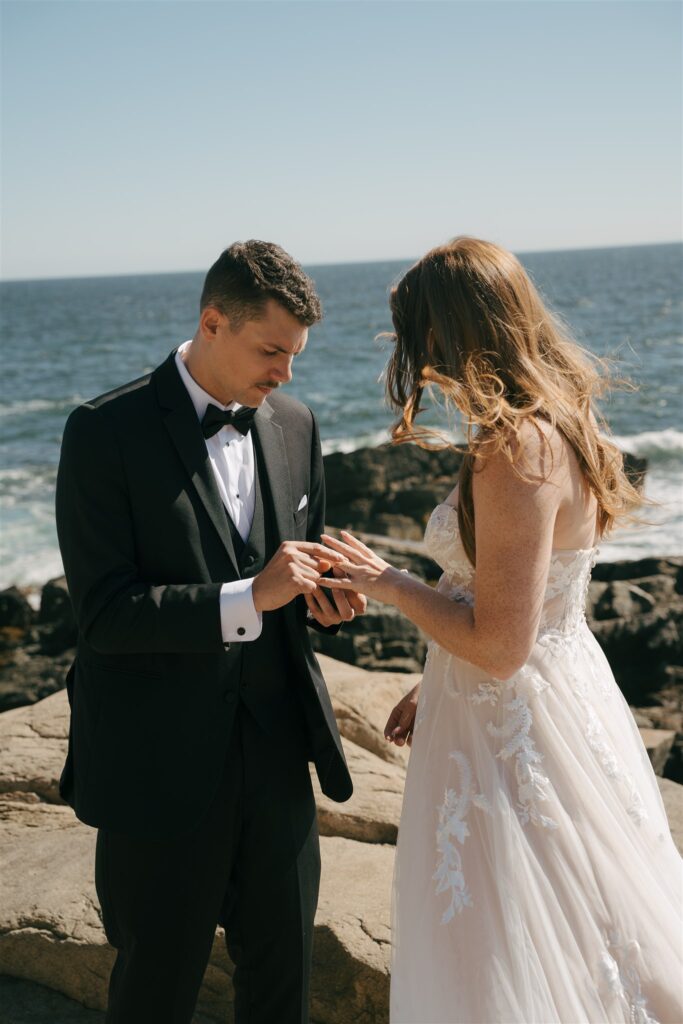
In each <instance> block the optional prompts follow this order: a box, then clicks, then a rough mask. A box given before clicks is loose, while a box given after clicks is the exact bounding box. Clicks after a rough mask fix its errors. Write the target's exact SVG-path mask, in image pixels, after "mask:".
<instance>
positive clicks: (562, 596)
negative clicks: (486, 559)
mask: <svg viewBox="0 0 683 1024" xmlns="http://www.w3.org/2000/svg"><path fill="white" fill-rule="evenodd" d="M424 540H425V547H426V548H427V552H428V554H429V555H430V557H431V558H433V559H434V561H435V562H436V563H437V564H438V565H440V566H441V568H442V569H443V576H442V577H441V579H440V580H439V583H438V585H437V589H438V590H439V592H440V593H443V594H446V595H447V596H448V597H450V598H451V599H452V600H454V601H464V602H465V603H466V604H469V605H470V606H472V607H473V606H474V598H475V590H476V571H475V568H474V566H473V565H472V563H471V562H470V560H469V559H468V557H467V555H466V554H465V549H464V547H463V544H462V540H461V538H460V531H459V528H458V510H457V508H456V506H454V505H451V504H449V503H448V502H442V503H441V504H440V505H437V506H436V508H435V509H434V511H433V512H432V514H431V516H430V518H429V522H428V523H427V528H426V530H425V535H424ZM597 552H598V549H597V548H596V547H593V548H567V549H565V548H554V549H553V551H552V557H551V559H550V566H549V568H548V581H547V583H546V589H545V596H544V599H543V611H542V613H541V622H540V625H539V633H545V632H552V633H562V634H565V633H571V632H573V631H574V630H575V629H576V628H577V627H578V626H579V625H580V624H581V622H583V620H584V617H585V604H586V593H587V590H588V582H589V580H590V574H591V569H592V568H593V566H594V564H595V560H596V557H597Z"/></svg>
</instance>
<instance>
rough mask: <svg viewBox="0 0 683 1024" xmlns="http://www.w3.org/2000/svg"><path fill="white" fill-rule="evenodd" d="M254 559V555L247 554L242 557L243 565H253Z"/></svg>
mask: <svg viewBox="0 0 683 1024" xmlns="http://www.w3.org/2000/svg"><path fill="white" fill-rule="evenodd" d="M255 561H256V556H255V555H247V557H246V558H245V559H244V564H245V565H253V564H254V562H255Z"/></svg>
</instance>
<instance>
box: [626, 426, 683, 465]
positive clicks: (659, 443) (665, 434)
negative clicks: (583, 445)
mask: <svg viewBox="0 0 683 1024" xmlns="http://www.w3.org/2000/svg"><path fill="white" fill-rule="evenodd" d="M612 440H613V441H614V443H615V444H616V445H617V447H618V448H620V449H621V450H622V451H624V452H631V453H632V454H633V455H642V456H644V457H646V458H649V459H656V460H658V459H663V458H664V459H671V458H676V457H681V458H683V430H677V429H676V428H675V427H667V428H665V429H664V430H644V431H643V432H642V433H641V434H614V435H613V436H612Z"/></svg>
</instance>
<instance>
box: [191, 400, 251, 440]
mask: <svg viewBox="0 0 683 1024" xmlns="http://www.w3.org/2000/svg"><path fill="white" fill-rule="evenodd" d="M255 415H256V409H252V407H251V406H250V405H243V406H241V408H239V409H237V411H233V410H232V409H228V410H227V412H226V411H224V410H223V409H219V408H218V406H217V405H209V406H207V409H206V412H205V413H204V418H203V420H202V433H203V435H204V437H207V438H208V437H213V435H214V434H217V433H218V431H219V430H220V429H221V427H234V428H235V430H239V432H240V434H244V435H245V436H246V435H247V434H248V433H249V431H250V430H251V425H252V423H253V422H254V416H255Z"/></svg>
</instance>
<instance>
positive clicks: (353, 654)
mask: <svg viewBox="0 0 683 1024" xmlns="http://www.w3.org/2000/svg"><path fill="white" fill-rule="evenodd" d="M458 466H459V456H458V454H457V453H454V452H453V451H451V450H442V451H425V450H424V449H421V448H417V447H416V446H414V445H404V446H397V447H394V446H391V445H382V446H380V447H378V448H364V449H359V450H357V451H354V452H350V453H342V452H335V453H333V454H331V455H327V456H326V457H325V474H326V480H327V492H328V495H327V498H328V504H327V509H328V514H327V522H328V524H329V526H330V527H331V528H333V532H334V528H337V529H338V528H342V527H348V528H350V529H353V530H354V531H355V532H356V533H357V534H358V535H359V536H361V537H362V538H363V539H366V540H367V541H368V543H370V544H372V546H373V547H375V548H376V550H377V551H378V552H379V553H380V554H382V555H383V556H384V557H386V559H387V560H388V561H390V562H391V563H392V564H394V565H397V566H398V567H399V568H405V569H408V570H409V571H410V572H412V573H414V574H415V575H416V576H419V577H420V578H421V579H423V580H425V581H427V582H428V583H432V584H433V583H435V582H436V581H437V580H438V578H439V576H440V574H441V570H440V569H439V567H438V566H437V565H436V564H435V563H434V562H433V561H432V560H431V559H430V558H429V557H428V555H427V554H426V551H425V549H424V545H423V543H422V536H423V533H424V528H425V526H426V523H427V520H428V518H429V515H430V514H431V511H432V509H433V508H434V506H435V505H436V504H438V503H439V502H440V501H443V500H444V498H446V497H447V495H448V494H449V492H450V491H451V490H452V487H453V480H454V479H455V476H456V474H457V469H458ZM627 466H628V470H629V473H630V474H631V476H632V478H633V479H634V480H636V481H642V479H643V476H644V474H645V472H646V463H645V460H643V459H638V458H636V457H635V456H628V457H627ZM30 596H31V595H27V594H26V593H25V592H24V591H22V590H21V589H19V588H17V587H10V588H8V589H6V590H4V591H2V592H0V712H1V711H6V710H9V709H12V708H17V707H21V706H23V705H25V704H32V703H34V702H35V701H38V700H42V699H43V698H44V697H47V696H49V695H50V694H52V693H54V692H56V691H57V690H59V689H61V687H62V686H63V685H64V678H65V676H66V671H67V669H68V667H69V665H70V663H71V660H72V658H73V653H74V647H75V643H76V626H75V622H74V618H73V613H72V610H71V604H70V601H69V596H68V592H67V588H66V582H65V580H64V578H63V577H62V578H59V579H54V580H50V581H49V582H48V583H47V584H46V585H45V586H44V587H43V589H42V592H41V593H40V598H39V607H38V608H37V609H34V608H33V607H32V603H31V601H30V600H29V597H30ZM586 615H587V619H588V623H589V626H590V628H591V630H592V631H593V633H594V634H595V636H596V637H597V639H598V642H599V643H600V645H601V647H602V648H603V650H604V652H605V654H606V656H607V658H608V660H609V662H610V664H611V666H612V669H613V671H614V674H615V677H616V679H617V682H618V683H619V686H620V687H621V689H622V692H623V693H624V696H625V697H626V699H627V701H628V702H629V704H630V705H631V706H632V708H633V709H634V714H635V716H636V719H637V721H638V724H639V725H640V726H642V727H644V728H648V729H655V730H657V729H658V730H665V731H667V732H670V733H673V734H674V735H673V739H672V741H671V745H670V749H669V750H668V751H667V753H666V756H665V759H664V764H663V766H662V769H661V770H662V772H663V774H664V775H665V776H666V777H668V778H671V779H674V780H675V781H678V782H683V557H681V558H655V557H653V558H644V559H640V560H638V561H623V562H598V563H597V565H596V566H595V567H594V570H593V576H592V580H591V583H590V585H589V592H588V600H587V606H586ZM313 642H314V646H315V647H316V649H317V650H318V652H320V653H323V654H326V655H328V656H329V657H331V658H334V659H335V660H337V661H343V662H347V663H348V664H350V665H355V666H358V667H359V668H364V669H366V670H369V671H373V672H376V671H385V672H387V671H389V672H399V673H414V672H419V671H420V670H421V667H422V664H423V662H424V657H425V653H426V643H427V641H426V637H425V636H424V635H423V634H422V633H421V632H420V631H419V630H418V629H417V627H415V626H413V625H412V623H410V622H407V621H406V620H405V619H403V618H401V616H399V615H398V613H397V612H396V611H395V610H394V609H393V608H388V607H386V606H384V605H379V604H377V603H376V602H372V601H371V602H370V605H369V608H368V614H367V615H365V616H364V617H363V618H362V619H359V620H358V621H356V622H353V623H350V624H348V625H346V626H345V627H344V629H343V630H342V631H341V632H340V634H339V635H338V636H336V637H331V636H325V635H322V634H313ZM660 759H661V757H660Z"/></svg>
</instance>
